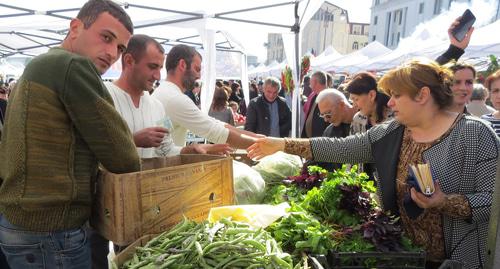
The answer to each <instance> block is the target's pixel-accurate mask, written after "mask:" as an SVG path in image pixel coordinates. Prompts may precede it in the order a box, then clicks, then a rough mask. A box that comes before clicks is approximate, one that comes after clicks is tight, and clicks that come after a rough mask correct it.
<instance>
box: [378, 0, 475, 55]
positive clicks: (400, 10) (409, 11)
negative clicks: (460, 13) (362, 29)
mask: <svg viewBox="0 0 500 269" xmlns="http://www.w3.org/2000/svg"><path fill="white" fill-rule="evenodd" d="M469 1H470V0H373V1H372V7H371V10H372V12H371V21H370V35H369V41H370V42H371V41H375V40H376V41H378V42H380V43H382V44H384V45H385V46H386V47H388V48H391V49H394V48H396V47H397V46H398V44H399V41H400V40H401V39H402V38H404V37H408V36H409V35H411V34H412V33H413V31H414V30H415V28H416V26H417V25H418V24H419V23H421V22H424V21H427V20H430V19H432V18H434V17H435V16H438V15H439V14H441V12H443V11H444V10H448V9H449V8H450V6H451V3H452V2H469Z"/></svg>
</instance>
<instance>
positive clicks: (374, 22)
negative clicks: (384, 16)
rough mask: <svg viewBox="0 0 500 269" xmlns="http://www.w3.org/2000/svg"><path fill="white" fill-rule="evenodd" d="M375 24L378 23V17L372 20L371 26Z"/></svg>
mask: <svg viewBox="0 0 500 269" xmlns="http://www.w3.org/2000/svg"><path fill="white" fill-rule="evenodd" d="M377 22H378V16H375V17H374V18H373V25H377Z"/></svg>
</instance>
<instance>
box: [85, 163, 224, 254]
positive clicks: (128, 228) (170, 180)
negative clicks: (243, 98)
mask: <svg viewBox="0 0 500 269" xmlns="http://www.w3.org/2000/svg"><path fill="white" fill-rule="evenodd" d="M142 167H143V171H141V172H136V173H127V174H114V173H111V172H108V171H102V173H101V174H100V176H99V178H98V180H97V188H96V189H97V191H96V197H95V199H94V206H93V210H92V211H93V212H92V217H91V225H92V226H93V227H94V228H95V229H96V230H97V231H98V232H99V233H100V234H101V235H102V236H104V237H105V238H106V239H108V240H110V241H113V242H114V243H115V244H117V245H120V246H124V245H128V244H130V243H132V242H134V241H136V240H137V239H138V238H140V237H141V236H143V235H145V234H156V233H160V232H162V231H166V230H168V229H169V228H170V227H171V226H174V225H175V224H177V223H178V222H179V221H181V220H182V218H183V215H185V216H186V217H187V218H189V219H192V220H200V221H201V220H205V219H206V218H207V216H208V212H209V211H210V208H212V207H217V206H222V205H231V204H233V196H234V195H233V193H234V191H233V166H232V159H231V158H230V157H223V156H215V155H179V156H174V157H167V158H154V159H145V160H143V166H142Z"/></svg>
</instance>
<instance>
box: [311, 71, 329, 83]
mask: <svg viewBox="0 0 500 269" xmlns="http://www.w3.org/2000/svg"><path fill="white" fill-rule="evenodd" d="M311 76H312V77H315V78H316V79H317V80H318V83H319V84H320V85H325V86H326V74H325V72H323V71H316V72H314V73H313V74H312V75H311Z"/></svg>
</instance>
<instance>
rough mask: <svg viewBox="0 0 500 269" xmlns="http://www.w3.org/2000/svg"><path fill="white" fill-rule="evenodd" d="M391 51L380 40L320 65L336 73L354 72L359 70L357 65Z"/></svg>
mask: <svg viewBox="0 0 500 269" xmlns="http://www.w3.org/2000/svg"><path fill="white" fill-rule="evenodd" d="M391 51H392V50H390V49H388V48H387V47H385V46H384V45H382V44H381V43H380V42H378V41H374V42H371V43H369V44H368V45H366V46H365V47H363V48H362V49H360V50H357V51H355V52H352V53H349V54H347V55H345V56H343V57H340V58H337V59H334V60H332V61H331V62H327V63H324V64H323V65H321V66H320V68H321V69H323V70H325V71H335V72H336V73H341V72H347V73H352V72H356V71H357V68H356V65H358V64H361V63H364V62H366V61H368V60H369V59H372V58H375V57H378V56H380V55H385V54H388V53H389V52H391Z"/></svg>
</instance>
